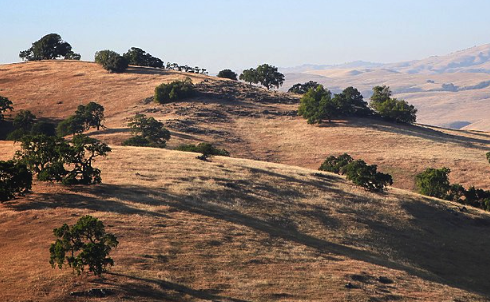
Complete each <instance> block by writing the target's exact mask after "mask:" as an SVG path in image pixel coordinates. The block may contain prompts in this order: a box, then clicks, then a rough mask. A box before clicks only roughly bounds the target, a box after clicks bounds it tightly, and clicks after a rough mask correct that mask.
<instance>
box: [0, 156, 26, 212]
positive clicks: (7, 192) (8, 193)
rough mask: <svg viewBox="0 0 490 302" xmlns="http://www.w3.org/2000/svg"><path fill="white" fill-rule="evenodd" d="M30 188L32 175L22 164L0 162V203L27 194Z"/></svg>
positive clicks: (11, 161) (10, 161)
mask: <svg viewBox="0 0 490 302" xmlns="http://www.w3.org/2000/svg"><path fill="white" fill-rule="evenodd" d="M31 187H32V173H31V172H30V171H29V170H28V169H27V166H26V165H25V164H24V163H20V162H18V161H13V160H9V161H0V202H4V201H7V200H10V199H13V198H14V197H15V196H16V195H23V194H25V193H27V192H28V191H29V190H30V189H31Z"/></svg>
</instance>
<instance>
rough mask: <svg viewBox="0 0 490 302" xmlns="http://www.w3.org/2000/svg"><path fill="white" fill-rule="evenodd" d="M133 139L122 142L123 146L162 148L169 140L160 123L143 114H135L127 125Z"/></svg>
mask: <svg viewBox="0 0 490 302" xmlns="http://www.w3.org/2000/svg"><path fill="white" fill-rule="evenodd" d="M128 126H129V127H130V128H131V132H132V133H133V135H134V136H133V137H131V138H129V139H127V140H126V141H124V142H123V146H137V147H155V148H164V147H165V146H166V144H167V141H168V140H169V139H170V131H168V130H167V129H166V128H165V127H164V126H163V123H162V122H159V121H157V120H156V119H155V118H153V117H147V116H146V115H144V114H136V115H135V116H134V117H133V118H132V119H131V121H130V122H129V123H128Z"/></svg>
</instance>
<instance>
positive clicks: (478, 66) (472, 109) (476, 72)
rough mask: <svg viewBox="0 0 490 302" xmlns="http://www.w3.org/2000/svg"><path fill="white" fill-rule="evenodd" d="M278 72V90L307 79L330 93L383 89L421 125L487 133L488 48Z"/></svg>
mask: <svg viewBox="0 0 490 302" xmlns="http://www.w3.org/2000/svg"><path fill="white" fill-rule="evenodd" d="M308 67H309V68H310V69H309V70H307V69H306V68H308ZM284 71H285V72H286V82H285V84H284V88H283V89H287V88H289V87H291V86H292V85H293V84H295V83H303V82H306V81H309V80H313V81H317V82H319V83H321V84H324V85H325V86H326V87H328V88H329V89H331V90H332V91H334V92H338V91H341V90H342V89H344V88H345V87H348V86H354V87H356V88H358V89H359V90H360V91H362V93H363V95H364V96H365V97H369V96H370V95H371V89H372V87H373V86H376V85H388V86H390V87H391V88H392V90H393V92H394V93H395V95H396V97H400V98H403V99H405V100H407V101H409V102H410V103H412V104H414V105H415V106H416V107H417V108H418V109H419V112H418V121H419V122H421V123H424V124H431V125H436V126H444V127H451V128H456V129H459V128H465V129H474V130H490V119H489V118H488V115H487V112H489V110H490V97H489V95H490V76H489V74H490V44H486V45H481V46H477V47H472V48H469V49H466V50H462V51H458V52H454V53H451V54H449V55H445V56H434V57H430V58H427V59H423V60H418V61H410V62H403V63H394V64H374V63H366V62H354V63H353V64H343V65H337V66H304V67H300V68H292V69H285V70H284Z"/></svg>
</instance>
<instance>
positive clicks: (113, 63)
mask: <svg viewBox="0 0 490 302" xmlns="http://www.w3.org/2000/svg"><path fill="white" fill-rule="evenodd" d="M95 62H96V63H99V64H101V65H102V67H104V69H106V70H108V71H110V72H123V71H124V70H126V68H128V61H127V60H126V59H125V58H124V57H123V56H121V55H119V54H118V53H117V52H115V51H112V50H101V51H98V52H96V53H95Z"/></svg>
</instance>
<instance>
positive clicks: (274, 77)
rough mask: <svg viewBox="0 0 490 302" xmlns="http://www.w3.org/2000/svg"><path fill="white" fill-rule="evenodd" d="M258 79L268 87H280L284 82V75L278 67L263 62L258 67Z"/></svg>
mask: <svg viewBox="0 0 490 302" xmlns="http://www.w3.org/2000/svg"><path fill="white" fill-rule="evenodd" d="M256 73H257V80H258V81H259V83H260V84H261V85H262V86H264V87H265V88H267V90H269V89H271V88H272V87H276V88H279V87H280V86H282V84H283V83H284V75H283V74H282V73H280V72H279V71H277V67H275V66H271V65H269V64H262V65H260V66H259V67H257V69H256Z"/></svg>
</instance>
